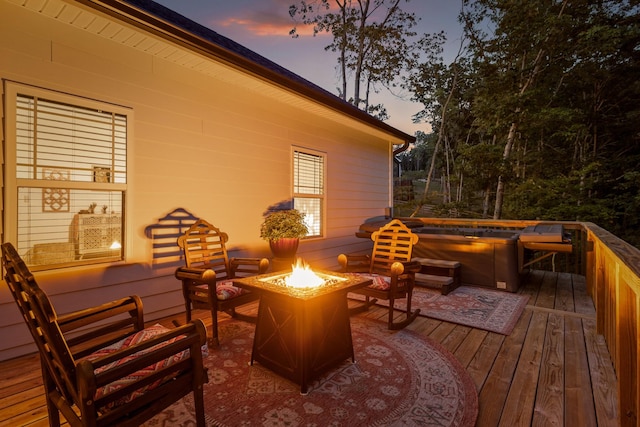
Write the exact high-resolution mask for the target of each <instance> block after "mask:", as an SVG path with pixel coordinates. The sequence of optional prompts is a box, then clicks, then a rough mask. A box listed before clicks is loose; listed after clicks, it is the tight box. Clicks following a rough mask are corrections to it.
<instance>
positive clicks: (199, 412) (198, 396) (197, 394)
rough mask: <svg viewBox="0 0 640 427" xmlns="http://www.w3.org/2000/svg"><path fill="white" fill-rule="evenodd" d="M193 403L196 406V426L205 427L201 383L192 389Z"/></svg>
mask: <svg viewBox="0 0 640 427" xmlns="http://www.w3.org/2000/svg"><path fill="white" fill-rule="evenodd" d="M193 404H194V406H195V408H196V426H197V427H205V426H206V425H207V423H206V421H205V418H204V396H203V394H202V385H200V386H198V388H197V389H196V390H193Z"/></svg>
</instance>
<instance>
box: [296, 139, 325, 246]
mask: <svg viewBox="0 0 640 427" xmlns="http://www.w3.org/2000/svg"><path fill="white" fill-rule="evenodd" d="M324 180H325V156H324V155H323V154H321V153H317V152H309V151H300V150H297V149H296V150H294V152H293V207H294V208H295V209H297V210H299V211H300V212H302V213H303V214H304V215H305V217H304V219H305V222H306V223H307V227H308V228H309V234H307V237H320V236H322V235H323V232H324V230H323V220H324V195H325V182H324Z"/></svg>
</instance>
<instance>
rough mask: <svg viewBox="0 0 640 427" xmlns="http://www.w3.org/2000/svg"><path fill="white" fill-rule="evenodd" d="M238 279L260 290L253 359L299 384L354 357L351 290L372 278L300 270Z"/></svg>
mask: <svg viewBox="0 0 640 427" xmlns="http://www.w3.org/2000/svg"><path fill="white" fill-rule="evenodd" d="M301 269H302V270H305V268H302V267H299V266H296V267H294V268H293V270H292V271H290V272H281V271H280V272H275V273H268V274H262V275H259V276H252V277H244V278H237V279H234V281H233V282H234V285H236V286H238V287H240V288H245V289H248V290H250V291H252V292H258V293H259V294H260V307H259V308H258V319H257V322H256V332H255V337H254V340H253V350H252V353H251V364H253V362H254V361H256V362H258V363H260V364H261V365H263V366H265V367H267V368H269V369H271V370H272V371H274V372H276V373H277V374H279V375H281V376H283V377H285V378H287V379H289V380H291V381H293V382H295V383H296V384H299V385H300V392H301V393H303V394H304V393H306V392H307V389H308V385H309V383H310V382H311V381H313V380H314V379H316V378H317V377H318V376H320V375H321V374H322V373H324V372H326V371H327V370H329V369H332V368H334V367H336V366H338V365H339V364H341V363H342V362H343V361H344V360H345V359H347V358H349V357H351V360H352V361H355V355H354V353H353V343H352V341H351V324H350V323H349V308H348V303H347V293H349V292H351V291H352V290H354V289H357V288H360V287H364V286H367V285H369V284H371V280H363V279H362V278H357V277H353V276H349V275H345V274H340V273H335V272H328V271H315V272H314V271H311V269H309V268H306V270H308V271H306V272H301V271H300V270H301Z"/></svg>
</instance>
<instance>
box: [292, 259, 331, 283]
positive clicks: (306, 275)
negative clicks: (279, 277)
mask: <svg viewBox="0 0 640 427" xmlns="http://www.w3.org/2000/svg"><path fill="white" fill-rule="evenodd" d="M291 267H292V271H291V274H290V275H289V276H287V277H285V279H284V282H285V284H286V285H287V286H290V287H292V288H317V287H318V286H322V285H324V283H325V279H323V278H322V277H320V276H318V275H317V274H316V273H314V272H313V270H311V267H309V266H308V265H307V264H305V263H304V261H302V260H301V259H300V258H298V260H297V261H296V263H295V264H294V265H292V266H291Z"/></svg>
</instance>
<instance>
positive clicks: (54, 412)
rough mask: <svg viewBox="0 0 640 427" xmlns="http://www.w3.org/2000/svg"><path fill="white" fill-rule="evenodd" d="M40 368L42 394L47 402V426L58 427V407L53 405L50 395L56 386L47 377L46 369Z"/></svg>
mask: <svg viewBox="0 0 640 427" xmlns="http://www.w3.org/2000/svg"><path fill="white" fill-rule="evenodd" d="M41 368H42V378H43V382H44V388H45V390H44V394H45V399H46V401H47V414H48V415H49V426H51V427H60V411H59V410H58V407H57V406H56V405H55V404H54V403H53V400H52V399H51V394H50V393H51V391H52V390H53V391H55V389H56V386H55V384H54V382H53V380H52V379H51V377H49V374H48V373H47V372H46V369H47V368H46V367H45V366H44V365H42V366H41Z"/></svg>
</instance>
